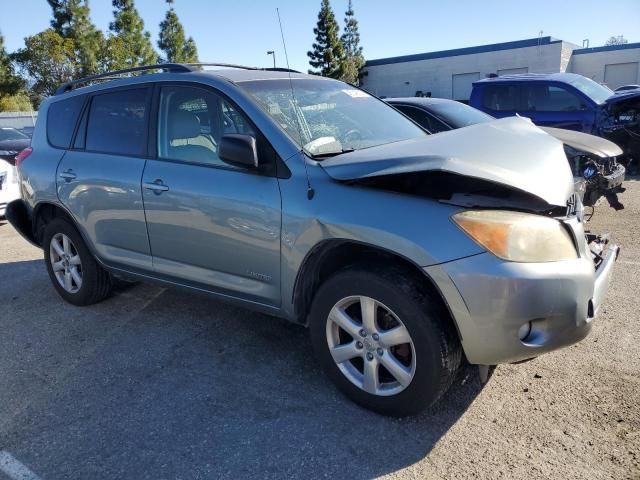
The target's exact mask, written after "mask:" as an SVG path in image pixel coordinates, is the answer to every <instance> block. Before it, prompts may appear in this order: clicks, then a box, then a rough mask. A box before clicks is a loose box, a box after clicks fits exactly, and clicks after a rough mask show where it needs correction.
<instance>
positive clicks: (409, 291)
mask: <svg viewBox="0 0 640 480" xmlns="http://www.w3.org/2000/svg"><path fill="white" fill-rule="evenodd" d="M412 280H413V279H412V278H411V276H410V275H407V273H406V272H405V271H403V270H400V269H398V270H394V269H391V270H385V271H365V270H348V271H343V272H340V273H338V274H336V275H334V276H333V277H331V278H330V279H329V280H327V281H326V282H325V283H324V284H323V285H322V286H321V287H320V289H319V290H318V293H317V295H316V296H315V298H314V301H313V304H312V308H311V315H310V329H311V338H312V342H313V346H314V349H315V351H316V354H317V355H318V357H319V359H320V361H321V363H322V366H323V368H324V369H325V371H326V372H327V374H328V375H329V377H330V378H331V379H332V380H333V381H334V382H335V383H336V384H337V386H338V387H339V388H340V389H341V390H342V391H343V392H344V393H346V394H347V396H349V398H351V399H352V400H354V401H355V402H357V403H359V404H360V405H362V406H364V407H366V408H369V409H371V410H374V411H377V412H379V413H383V414H387V415H396V416H404V415H411V414H414V413H417V412H419V411H420V410H422V409H424V408H426V407H427V406H429V405H431V404H432V403H434V402H435V401H436V400H438V398H440V396H441V395H442V394H443V393H444V392H445V391H446V390H447V389H448V388H449V386H450V385H451V382H452V381H453V378H454V376H455V373H456V370H457V368H458V366H459V364H460V359H461V347H460V343H459V341H458V338H457V335H456V332H455V330H454V329H453V327H452V325H451V321H450V319H449V316H448V312H446V310H445V309H444V308H442V305H441V302H440V299H439V298H437V297H436V296H435V295H433V294H432V293H431V292H430V291H425V290H424V289H422V288H419V286H418V285H416V282H414V281H412Z"/></svg>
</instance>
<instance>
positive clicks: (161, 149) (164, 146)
mask: <svg viewBox="0 0 640 480" xmlns="http://www.w3.org/2000/svg"><path fill="white" fill-rule="evenodd" d="M228 133H240V134H245V135H251V136H253V137H256V133H255V131H254V129H253V128H252V127H251V125H250V124H249V122H248V120H247V119H246V118H245V117H244V115H242V114H241V113H240V112H238V111H237V110H236V109H235V108H234V107H233V106H232V105H231V104H230V103H229V102H227V101H226V100H225V99H224V98H222V97H221V96H219V95H216V94H215V93H213V92H210V91H207V90H204V89H200V88H193V87H182V86H175V87H165V88H163V89H162V91H161V95H160V117H159V121H158V157H159V158H164V159H170V160H181V161H185V162H190V163H197V164H206V165H207V164H208V165H218V166H225V167H229V168H234V167H231V166H230V165H228V164H227V163H225V162H223V161H222V160H220V157H218V145H219V144H220V140H221V139H222V136H223V135H225V134H228Z"/></svg>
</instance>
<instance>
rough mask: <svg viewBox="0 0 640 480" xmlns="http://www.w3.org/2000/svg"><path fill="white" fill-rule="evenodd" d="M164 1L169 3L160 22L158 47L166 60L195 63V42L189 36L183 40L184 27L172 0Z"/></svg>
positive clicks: (196, 60)
mask: <svg viewBox="0 0 640 480" xmlns="http://www.w3.org/2000/svg"><path fill="white" fill-rule="evenodd" d="M166 1H167V3H168V4H169V10H167V14H166V16H165V17H164V20H163V21H162V22H161V23H160V39H159V40H158V47H160V50H162V51H163V52H164V53H165V55H166V61H167V62H175V63H197V62H198V50H197V48H196V42H195V41H194V40H193V38H191V37H189V38H188V39H186V40H185V36H184V28H183V27H182V24H181V23H180V19H179V18H178V14H177V13H176V12H175V10H174V9H173V0H166Z"/></svg>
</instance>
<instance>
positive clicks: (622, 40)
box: [605, 35, 629, 46]
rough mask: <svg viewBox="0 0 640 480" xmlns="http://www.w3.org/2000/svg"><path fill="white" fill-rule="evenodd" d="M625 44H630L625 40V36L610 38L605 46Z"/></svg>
mask: <svg viewBox="0 0 640 480" xmlns="http://www.w3.org/2000/svg"><path fill="white" fill-rule="evenodd" d="M625 43H629V40H627V39H626V38H624V35H618V36H617V37H613V36H611V37H609V40H607V43H605V45H607V46H609V45H624V44H625Z"/></svg>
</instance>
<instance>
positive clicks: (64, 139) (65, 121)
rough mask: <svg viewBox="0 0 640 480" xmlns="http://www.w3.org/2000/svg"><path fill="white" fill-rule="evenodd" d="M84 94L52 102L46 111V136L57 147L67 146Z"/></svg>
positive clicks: (69, 142)
mask: <svg viewBox="0 0 640 480" xmlns="http://www.w3.org/2000/svg"><path fill="white" fill-rule="evenodd" d="M84 99H85V97H84V95H79V96H76V97H71V98H68V99H66V100H61V101H59V102H55V103H52V104H51V105H50V106H49V111H48V112H47V138H48V139H49V143H50V144H51V145H53V146H54V147H58V148H69V145H70V144H71V137H72V136H73V130H74V129H75V128H76V123H77V122H78V116H79V115H80V110H81V109H82V104H83V103H84Z"/></svg>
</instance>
